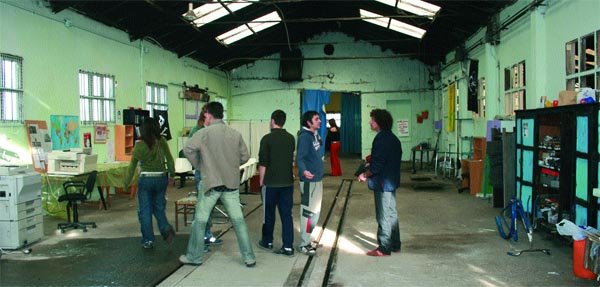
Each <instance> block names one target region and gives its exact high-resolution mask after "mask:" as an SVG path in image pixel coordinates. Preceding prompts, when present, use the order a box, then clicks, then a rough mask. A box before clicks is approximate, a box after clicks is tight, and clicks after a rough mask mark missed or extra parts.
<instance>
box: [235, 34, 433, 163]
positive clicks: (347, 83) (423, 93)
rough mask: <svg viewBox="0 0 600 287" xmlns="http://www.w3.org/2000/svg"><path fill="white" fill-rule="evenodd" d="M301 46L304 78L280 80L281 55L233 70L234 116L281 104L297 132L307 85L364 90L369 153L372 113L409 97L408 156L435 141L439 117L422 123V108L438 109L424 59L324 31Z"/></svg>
mask: <svg viewBox="0 0 600 287" xmlns="http://www.w3.org/2000/svg"><path fill="white" fill-rule="evenodd" d="M326 43H331V44H333V45H334V47H335V52H334V54H333V55H332V56H330V57H328V56H326V55H325V54H324V53H323V46H324V44H326ZM299 48H300V49H301V50H302V55H303V57H304V59H305V60H304V62H303V76H302V77H303V79H304V81H302V82H296V83H284V82H281V81H279V80H278V75H279V55H272V56H270V57H267V58H265V59H263V60H260V61H256V62H255V63H254V64H252V65H248V66H246V67H241V68H239V69H237V70H235V71H233V72H232V73H231V113H230V116H231V118H232V119H237V120H255V119H268V118H269V116H270V114H271V112H272V111H273V110H274V109H275V108H282V109H283V110H285V111H286V112H287V113H288V123H287V124H286V126H287V129H288V130H290V131H291V132H292V134H295V131H297V130H298V128H299V118H300V90H301V89H322V90H330V91H332V92H352V91H360V92H361V93H362V98H361V106H362V107H361V117H362V155H363V156H365V155H367V154H369V153H370V148H371V142H372V140H373V138H374V136H375V133H374V132H372V131H371V130H370V128H369V124H368V121H369V112H370V111H371V110H372V109H374V108H386V105H387V101H390V100H408V101H410V102H411V104H412V107H411V110H412V111H413V112H412V113H413V114H411V115H401V116H400V117H405V118H407V119H410V130H411V136H410V137H408V138H401V141H402V144H403V147H404V150H405V152H404V159H405V160H408V158H409V157H410V154H409V152H408V151H409V150H410V147H412V146H413V145H415V144H417V143H419V142H421V141H431V142H434V139H433V121H432V118H433V115H430V117H429V119H428V120H425V121H424V123H422V124H417V122H416V121H417V120H416V113H417V112H421V111H423V110H429V111H432V110H433V107H434V104H433V103H434V101H433V91H432V90H431V86H430V85H429V84H428V81H429V72H428V70H427V68H426V66H425V65H423V64H422V63H421V62H419V61H416V60H411V59H408V58H405V57H399V56H397V55H394V54H393V53H392V52H390V51H381V49H380V48H379V47H377V46H373V45H371V44H368V43H365V42H362V41H355V40H354V39H352V38H350V37H348V36H346V35H344V34H342V33H325V34H321V35H318V36H316V37H314V38H312V39H310V40H309V41H307V43H306V44H305V45H301V46H300V47H299ZM336 58H337V59H336ZM341 58H343V59H341ZM334 59H335V60H334ZM397 118H398V117H397ZM397 118H396V119H397ZM342 128H343V127H342Z"/></svg>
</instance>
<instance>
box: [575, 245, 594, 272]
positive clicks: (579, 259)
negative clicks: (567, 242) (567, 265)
mask: <svg viewBox="0 0 600 287" xmlns="http://www.w3.org/2000/svg"><path fill="white" fill-rule="evenodd" d="M584 253H585V239H583V240H575V241H573V274H575V276H576V277H579V278H583V279H590V280H593V279H596V274H595V273H593V272H592V271H590V270H588V269H585V267H584V265H583V260H584Z"/></svg>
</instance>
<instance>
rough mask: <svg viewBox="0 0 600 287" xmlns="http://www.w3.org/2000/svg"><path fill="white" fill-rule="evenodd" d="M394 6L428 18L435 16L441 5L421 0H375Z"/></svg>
mask: <svg viewBox="0 0 600 287" xmlns="http://www.w3.org/2000/svg"><path fill="white" fill-rule="evenodd" d="M375 1H378V2H381V3H383V4H386V5H390V6H392V7H397V8H398V9H402V10H404V11H407V12H410V13H413V14H415V15H419V16H424V17H427V18H430V19H431V18H433V16H435V14H437V12H438V11H440V6H437V5H433V4H431V3H427V2H425V1H421V0H397V1H396V0H375Z"/></svg>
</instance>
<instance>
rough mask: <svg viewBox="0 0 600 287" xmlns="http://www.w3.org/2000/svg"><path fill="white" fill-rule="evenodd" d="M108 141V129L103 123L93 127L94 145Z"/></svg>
mask: <svg viewBox="0 0 600 287" xmlns="http://www.w3.org/2000/svg"><path fill="white" fill-rule="evenodd" d="M107 139H108V128H107V127H106V124H104V123H97V124H95V125H94V143H95V144H104V143H106V140H107Z"/></svg>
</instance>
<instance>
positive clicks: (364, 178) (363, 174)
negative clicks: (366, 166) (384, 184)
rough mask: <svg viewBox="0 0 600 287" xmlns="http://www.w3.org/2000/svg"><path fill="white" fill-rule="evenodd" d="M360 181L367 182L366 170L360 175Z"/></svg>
mask: <svg viewBox="0 0 600 287" xmlns="http://www.w3.org/2000/svg"><path fill="white" fill-rule="evenodd" d="M358 181H359V182H365V181H367V176H366V175H365V173H364V172H363V173H361V174H359V175H358Z"/></svg>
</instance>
